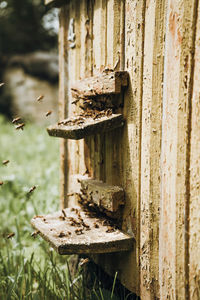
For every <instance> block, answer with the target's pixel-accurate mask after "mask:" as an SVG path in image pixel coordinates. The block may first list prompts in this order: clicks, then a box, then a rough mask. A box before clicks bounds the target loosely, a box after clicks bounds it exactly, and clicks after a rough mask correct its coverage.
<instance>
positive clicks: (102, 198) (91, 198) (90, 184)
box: [78, 178, 124, 212]
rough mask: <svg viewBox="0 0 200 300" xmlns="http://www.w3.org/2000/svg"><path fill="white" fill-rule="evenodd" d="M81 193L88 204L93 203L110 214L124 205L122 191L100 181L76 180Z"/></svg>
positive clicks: (117, 187)
mask: <svg viewBox="0 0 200 300" xmlns="http://www.w3.org/2000/svg"><path fill="white" fill-rule="evenodd" d="M78 180H79V182H80V184H81V191H82V192H83V193H84V195H85V196H86V198H87V201H88V202H91V203H95V204H96V205H97V206H98V207H102V208H104V209H106V210H109V211H110V212H116V211H117V210H118V209H119V208H120V206H121V205H123V204H124V190H123V188H121V187H119V186H114V185H109V184H107V183H104V182H102V181H100V180H93V179H81V178H80V179H78Z"/></svg>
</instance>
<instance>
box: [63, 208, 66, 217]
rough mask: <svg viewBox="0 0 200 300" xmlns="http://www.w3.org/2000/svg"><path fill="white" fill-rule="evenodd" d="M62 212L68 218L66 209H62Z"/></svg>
mask: <svg viewBox="0 0 200 300" xmlns="http://www.w3.org/2000/svg"><path fill="white" fill-rule="evenodd" d="M62 213H63V216H64V218H67V215H66V212H65V211H64V209H62Z"/></svg>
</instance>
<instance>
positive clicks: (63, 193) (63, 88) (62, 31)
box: [58, 6, 69, 208]
mask: <svg viewBox="0 0 200 300" xmlns="http://www.w3.org/2000/svg"><path fill="white" fill-rule="evenodd" d="M67 34H68V7H67V6H63V7H62V8H61V10H60V26H59V103H58V104H59V120H63V119H65V118H66V117H67V115H68V109H67V108H68V107H67V105H66V102H67V101H68V89H69V86H68V80H67V79H68V77H69V76H68V51H67V43H66V41H67ZM67 152H68V147H67V142H66V140H65V139H62V140H61V141H60V198H61V202H60V206H61V208H64V207H67V205H68V203H67V199H68V198H67V193H68V184H67V183H68V180H67V176H68V171H67V170H68V168H67V164H68V162H67Z"/></svg>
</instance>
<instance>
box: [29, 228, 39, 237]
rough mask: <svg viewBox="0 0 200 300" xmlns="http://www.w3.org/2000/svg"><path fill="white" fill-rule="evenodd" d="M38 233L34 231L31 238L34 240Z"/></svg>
mask: <svg viewBox="0 0 200 300" xmlns="http://www.w3.org/2000/svg"><path fill="white" fill-rule="evenodd" d="M39 233H40V231H39V230H36V231H34V232H32V233H31V236H32V237H34V238H35V237H36V236H37V235H38V234H39Z"/></svg>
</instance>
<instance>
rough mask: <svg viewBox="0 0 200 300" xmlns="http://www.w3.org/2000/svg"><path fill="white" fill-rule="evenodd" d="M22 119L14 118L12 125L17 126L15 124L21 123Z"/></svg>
mask: <svg viewBox="0 0 200 300" xmlns="http://www.w3.org/2000/svg"><path fill="white" fill-rule="evenodd" d="M21 119H22V118H21V117H17V118H14V119H13V120H12V123H13V124H15V123H18V122H19V121H21Z"/></svg>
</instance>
